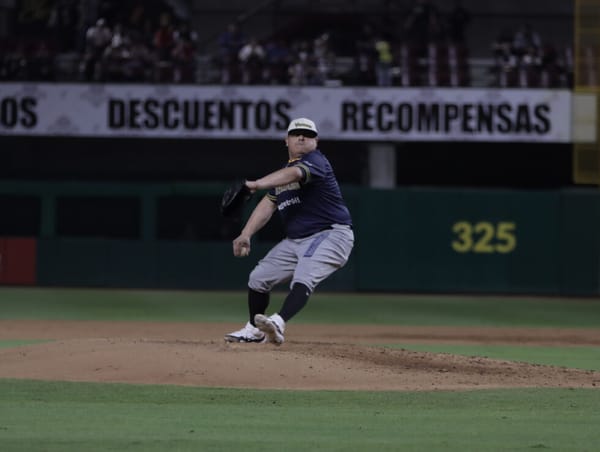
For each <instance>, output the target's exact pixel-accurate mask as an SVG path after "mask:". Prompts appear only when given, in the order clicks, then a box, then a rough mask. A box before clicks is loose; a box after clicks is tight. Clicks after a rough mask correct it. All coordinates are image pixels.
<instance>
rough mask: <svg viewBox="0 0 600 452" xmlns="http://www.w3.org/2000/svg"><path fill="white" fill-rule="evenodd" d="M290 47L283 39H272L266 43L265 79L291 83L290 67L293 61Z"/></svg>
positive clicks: (275, 82)
mask: <svg viewBox="0 0 600 452" xmlns="http://www.w3.org/2000/svg"><path fill="white" fill-rule="evenodd" d="M290 58H291V55H290V49H289V48H288V47H287V45H286V44H285V42H284V41H283V40H277V39H274V40H270V41H268V42H267V43H266V44H265V71H264V75H263V78H264V81H265V83H270V84H281V85H286V84H287V83H289V73H288V67H289V66H290V62H291V59H290Z"/></svg>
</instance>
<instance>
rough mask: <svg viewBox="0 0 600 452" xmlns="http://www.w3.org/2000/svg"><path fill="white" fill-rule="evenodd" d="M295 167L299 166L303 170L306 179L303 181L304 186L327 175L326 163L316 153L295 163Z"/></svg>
mask: <svg viewBox="0 0 600 452" xmlns="http://www.w3.org/2000/svg"><path fill="white" fill-rule="evenodd" d="M293 166H297V167H298V168H300V170H302V173H303V174H304V177H303V179H302V181H301V182H302V183H303V184H308V183H310V182H311V180H312V179H314V178H320V177H323V176H324V175H325V172H326V169H325V162H323V161H322V159H320V158H319V154H318V153H316V152H311V153H309V154H307V155H305V156H304V157H302V158H301V159H300V160H298V161H296V162H294V165H293Z"/></svg>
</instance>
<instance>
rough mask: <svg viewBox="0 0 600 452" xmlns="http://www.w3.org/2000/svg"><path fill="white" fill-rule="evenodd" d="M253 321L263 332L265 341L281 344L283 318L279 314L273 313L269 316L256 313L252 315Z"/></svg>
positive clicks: (283, 329) (283, 328)
mask: <svg viewBox="0 0 600 452" xmlns="http://www.w3.org/2000/svg"><path fill="white" fill-rule="evenodd" d="M254 323H255V324H256V327H257V328H258V329H259V330H260V331H262V332H263V333H265V337H266V341H267V342H272V343H274V344H276V345H281V344H283V341H284V340H285V338H284V337H283V332H284V331H285V320H283V319H282V318H281V316H280V315H279V314H273V315H272V316H271V317H267V316H266V315H262V314H256V315H255V316H254Z"/></svg>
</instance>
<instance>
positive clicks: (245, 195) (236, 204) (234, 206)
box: [221, 180, 252, 217]
mask: <svg viewBox="0 0 600 452" xmlns="http://www.w3.org/2000/svg"><path fill="white" fill-rule="evenodd" d="M250 198H252V192H250V189H249V188H248V187H246V181H245V180H238V181H236V182H234V183H233V184H232V185H231V186H230V187H229V188H227V190H225V193H223V199H221V214H222V215H223V216H225V217H231V216H234V215H239V214H240V213H241V211H242V208H243V206H244V204H245V203H247V202H248V201H249V200H250Z"/></svg>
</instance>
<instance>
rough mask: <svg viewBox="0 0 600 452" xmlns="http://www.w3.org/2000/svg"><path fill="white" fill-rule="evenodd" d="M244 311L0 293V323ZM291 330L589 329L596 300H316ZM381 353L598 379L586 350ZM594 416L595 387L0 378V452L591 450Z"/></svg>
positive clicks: (177, 296)
mask: <svg viewBox="0 0 600 452" xmlns="http://www.w3.org/2000/svg"><path fill="white" fill-rule="evenodd" d="M282 298H283V295H282V294H275V296H274V297H273V303H274V304H276V303H278V302H280V301H281V299H282ZM245 312H246V307H245V295H244V294H243V293H233V292H176V291H170V292H167V291H133V290H85V289H77V290H75V289H23V288H1V287H0V319H2V320H10V319H74V320H78V319H93V320H107V321H132V320H140V321H141V320H143V321H175V322H177V321H203V322H239V321H240V319H243V318H244V316H245ZM295 321H296V319H295ZM297 321H298V323H341V324H388V325H389V324H399V325H424V326H426V325H448V326H460V325H473V326H488V327H501V326H519V327H532V328H541V327H553V328H561V327H564V328H594V329H597V328H600V300H598V299H585V300H582V299H558V298H551V299H542V298H531V297H509V298H503V297H459V296H451V297H449V296H409V295H393V294H386V295H376V294H364V295H356V294H327V293H322V294H321V293H318V294H315V296H314V297H313V299H312V300H311V302H310V304H309V306H308V307H307V308H306V309H305V310H304V311H303V312H302V313H301V314H300V315H299V316H298V317H297ZM32 339H34V338H32ZM28 342H29V341H26V340H19V341H2V342H1V343H0V347H16V346H19V345H21V344H24V343H28ZM386 346H392V347H405V348H409V349H414V350H429V351H437V352H447V353H462V354H468V355H482V356H489V357H498V358H501V359H507V360H518V361H529V362H534V363H542V364H557V365H564V366H567V367H579V368H584V369H596V370H598V369H599V368H600V364H599V362H600V360H599V359H598V357H599V355H598V348H597V347H579V346H578V347H531V346H529V347H519V346H485V347H484V346H458V345H457V346H448V345H442V344H440V345H439V346H436V345H435V344H433V345H432V344H427V345H425V344H423V345H419V344H409V345H407V344H386ZM1 365H2V363H1V362H0V366H1ZM598 384H599V386H600V381H599V382H598ZM599 406H600V391H599V390H597V389H557V388H540V389H510V390H509V389H506V390H477V391H462V392H459V391H430V392H368V391H364V392H361V391H311V392H309V391H267V390H240V389H227V388H191V387H177V386H153V385H126V384H98V383H67V382H44V381H27V380H11V379H0V451H3V452H4V451H7V452H8V451H23V452H25V451H27V452H31V451H60V452H80V451H86V452H87V451H232V450H244V451H271V450H273V451H274V450H286V451H295V450H302V451H307V450H311V451H312V450H326V451H359V450H360V451H365V450H377V451H399V450H401V451H438V450H439V451H506V450H537V449H548V450H559V451H595V450H597V449H598V445H599V444H600V428H598V425H600V410H599V409H598V407H599Z"/></svg>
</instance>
